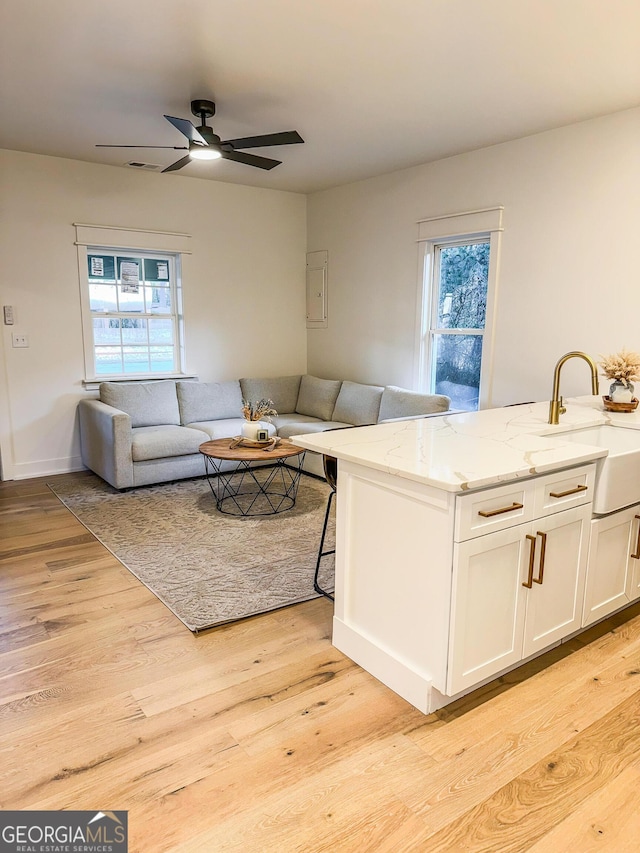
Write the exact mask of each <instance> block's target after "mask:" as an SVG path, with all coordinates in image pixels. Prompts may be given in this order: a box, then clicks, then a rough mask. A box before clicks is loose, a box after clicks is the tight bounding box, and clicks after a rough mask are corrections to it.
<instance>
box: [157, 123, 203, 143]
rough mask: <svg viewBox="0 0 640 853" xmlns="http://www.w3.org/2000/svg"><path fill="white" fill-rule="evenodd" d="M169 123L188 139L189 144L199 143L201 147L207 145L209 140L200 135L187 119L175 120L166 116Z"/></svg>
mask: <svg viewBox="0 0 640 853" xmlns="http://www.w3.org/2000/svg"><path fill="white" fill-rule="evenodd" d="M165 118H166V120H167V121H168V122H171V124H172V125H173V126H174V127H175V128H176V129H177V130H179V131H180V133H182V134H183V135H184V136H186V137H187V139H188V140H189V142H199V143H200V144H201V145H206V144H207V140H206V139H205V138H204V136H203V135H202V134H201V133H200V131H199V130H198V129H197V128H196V127H194V126H193V125H192V124H191V122H190V121H187V119H186V118H174V117H173V116H165Z"/></svg>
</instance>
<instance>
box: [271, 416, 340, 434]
mask: <svg viewBox="0 0 640 853" xmlns="http://www.w3.org/2000/svg"><path fill="white" fill-rule="evenodd" d="M293 417H294V418H295V417H297V418H298V420H297V421H296V420H293V419H292V420H291V421H289V423H286V424H283V425H282V426H280V427H279V428H278V435H279V436H280V437H281V438H291V436H292V435H307V434H309V433H315V432H325V430H328V429H348V428H349V427H351V426H353V424H344V423H338V421H321V420H318V419H316V418H309V419H308V420H307V419H306V418H305V419H304V420H303V417H304V416H303V415H294V416H293Z"/></svg>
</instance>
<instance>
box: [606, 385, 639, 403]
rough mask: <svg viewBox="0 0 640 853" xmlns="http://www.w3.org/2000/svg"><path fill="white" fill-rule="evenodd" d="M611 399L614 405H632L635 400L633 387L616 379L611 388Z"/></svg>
mask: <svg viewBox="0 0 640 853" xmlns="http://www.w3.org/2000/svg"><path fill="white" fill-rule="evenodd" d="M609 397H610V398H611V402H612V403H630V402H631V401H632V400H633V385H632V384H631V382H627V383H626V384H625V383H624V382H621V381H620V380H619V379H616V381H615V382H614V383H612V385H611V387H610V388H609Z"/></svg>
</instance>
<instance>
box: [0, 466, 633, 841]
mask: <svg viewBox="0 0 640 853" xmlns="http://www.w3.org/2000/svg"><path fill="white" fill-rule="evenodd" d="M68 476H82V475H68ZM47 479H48V481H53V480H55V479H59V478H53V477H51V478H47ZM46 482H47V481H45V480H44V479H34V480H27V481H18V482H10V483H0V750H1V751H0V809H96V810H97V809H102V810H106V809H126V810H128V812H129V832H130V850H131V851H132V853H134V851H135V853H198V851H203V853H205V851H206V853H217V851H238V853H245V851H246V853H249V851H251V853H255V851H265V853H271V851H274V853H275V851H279V852H280V853H292V851H296V852H297V851H300V853H322V851H332V853H342V851H345V853H351V851H354V853H363V852H364V851H372V853H373V851H375V853H386V851H389V853H399V851H411V853H413V851H419V853H420V852H421V851H425V853H435V851H446V853H455V851H473V853H480V851H499V853H508V852H509V851H514V853H515V851H530V853H564V851H567V853H592V851H594V852H595V851H607V853H626V851H629V853H632V851H633V853H636V851H640V810H639V809H638V806H637V792H638V790H639V788H640V605H633V606H632V607H630V608H628V609H627V610H625V611H623V612H622V613H619V614H617V615H616V616H614V617H612V618H611V619H609V620H607V621H606V622H604V623H602V624H600V625H598V626H595V627H594V628H592V629H590V630H589V631H587V632H584V633H583V634H581V635H580V636H578V637H576V638H574V639H573V640H571V641H570V642H569V643H566V644H564V645H563V646H562V647H559V648H556V649H554V650H552V651H551V652H549V653H547V654H546V655H544V656H543V657H541V658H538V659H537V660H535V661H533V662H530V663H529V664H527V665H525V666H523V667H521V668H520V669H518V670H516V671H514V672H512V673H510V674H509V675H507V676H505V677H503V678H501V679H497V680H496V681H494V682H492V683H491V684H489V685H486V686H485V687H483V688H481V689H479V690H477V691H475V692H474V693H472V694H470V695H469V696H467V697H465V698H464V699H462V700H460V701H458V702H456V703H454V704H453V705H450V706H449V707H447V708H445V709H443V710H442V711H440V712H438V713H437V714H432V715H431V716H424V715H422V714H421V713H419V712H418V711H416V710H415V709H413V708H412V707H410V706H409V705H408V704H407V703H406V702H404V700H402V699H400V698H399V697H398V696H396V695H395V694H394V693H392V692H391V691H390V690H388V689H387V688H385V687H383V686H382V685H381V684H379V683H378V682H377V681H376V680H375V679H374V678H372V677H371V676H369V675H368V674H367V673H365V672H363V670H361V669H360V668H359V667H358V666H356V665H355V664H354V663H352V662H351V661H350V660H349V659H348V658H346V657H345V656H344V655H342V654H341V653H340V652H338V651H337V650H336V649H335V648H333V646H332V645H331V643H330V640H329V637H330V631H331V616H332V605H331V603H330V602H329V601H327V600H325V599H318V600H315V601H312V602H308V603H306V604H301V605H296V606H294V607H289V608H285V609H283V610H280V611H277V612H275V613H270V614H266V615H263V616H257V617H253V618H251V619H247V620H244V621H242V622H239V623H236V624H234V625H227V626H223V627H220V628H216V629H213V630H211V631H208V632H206V633H204V634H202V635H200V636H197V637H195V636H193V635H192V634H191V633H190V632H189V631H188V630H187V629H186V628H185V627H184V626H183V625H182V624H181V623H180V622H178V620H177V619H176V618H175V617H174V616H173V615H172V614H171V613H170V612H169V611H168V610H167V609H166V608H165V607H164V605H163V604H161V603H160V602H159V601H158V600H157V599H156V598H155V597H154V596H153V595H152V594H151V593H150V592H149V591H148V590H147V589H146V588H145V587H144V586H142V584H140V583H139V582H138V581H137V580H136V579H135V578H134V577H133V575H131V574H130V573H129V572H128V571H127V570H126V569H125V568H124V567H123V566H122V565H121V564H120V563H118V562H117V560H115V558H114V557H112V556H111V554H110V553H109V552H108V551H107V550H106V549H105V548H103V547H102V545H100V544H99V543H98V542H97V541H96V540H95V539H94V538H93V536H91V534H89V533H88V532H87V531H86V530H85V528H84V527H83V526H82V525H81V524H80V523H79V522H78V521H77V520H76V519H75V518H74V516H73V515H72V514H71V513H69V512H68V511H67V510H66V509H65V508H64V507H63V506H62V504H61V503H60V502H59V501H58V499H57V498H56V497H55V496H54V495H53V493H52V492H51V491H50V490H49V489H48V488H47V485H46Z"/></svg>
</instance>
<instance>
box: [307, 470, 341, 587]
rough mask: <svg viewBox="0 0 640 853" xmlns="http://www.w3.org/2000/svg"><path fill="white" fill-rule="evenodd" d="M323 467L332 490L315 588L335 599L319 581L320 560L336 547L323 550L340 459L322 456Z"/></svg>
mask: <svg viewBox="0 0 640 853" xmlns="http://www.w3.org/2000/svg"><path fill="white" fill-rule="evenodd" d="M322 467H323V468H324V476H325V479H326V481H327V483H328V484H329V486H330V487H331V491H330V493H329V500H328V501H327V511H326V512H325V514H324V525H323V527H322V536H321V537H320V547H319V548H318V560H317V562H316V573H315V575H314V576H313V588H314V589H315V591H316V592H319V593H320V595H324V596H325V598H329V599H331V601H333V600H334V598H333V595H332V594H331V593H330V592H327V590H326V589H322V587H321V586H320V585H319V583H318V574H319V572H320V561H321V560H322V558H323V557H328V556H329V554H335V553H336V549H335V548H332V549H331V550H330V551H323V548H324V540H325V536H326V535H327V525H328V523H329V513H330V512H331V504H332V503H333V498H334V495H335V493H336V484H337V480H338V460H337V459H336V458H335V456H323V457H322Z"/></svg>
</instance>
